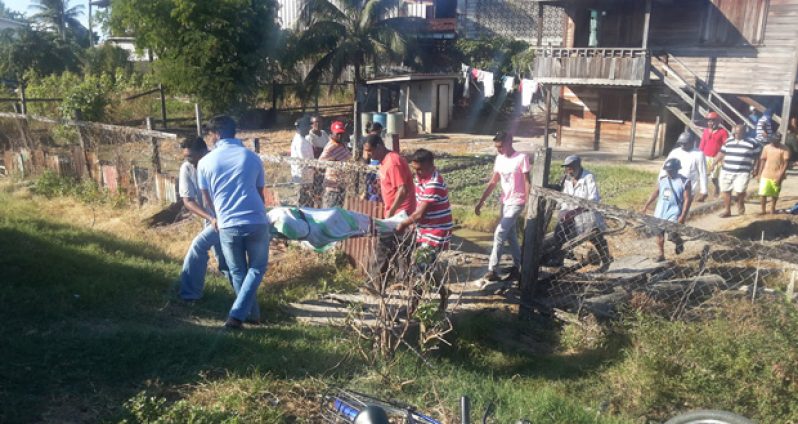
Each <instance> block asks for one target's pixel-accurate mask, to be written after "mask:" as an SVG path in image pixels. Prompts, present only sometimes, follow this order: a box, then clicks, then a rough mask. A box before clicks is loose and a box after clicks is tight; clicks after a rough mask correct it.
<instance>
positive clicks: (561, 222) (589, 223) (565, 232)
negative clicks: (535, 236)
mask: <svg viewBox="0 0 798 424" xmlns="http://www.w3.org/2000/svg"><path fill="white" fill-rule="evenodd" d="M562 167H563V169H564V170H565V175H564V177H563V180H562V192H563V193H565V194H567V195H569V196H573V197H576V198H578V199H584V200H590V201H592V202H600V201H601V194H600V193H599V188H598V185H597V184H596V178H595V177H594V176H593V174H592V173H591V172H590V171H588V170H586V169H584V168H582V158H580V157H579V156H577V155H570V156H568V157H566V158H565V160H564V161H563V163H562ZM604 230H606V224H605V223H604V217H602V216H601V214H599V213H598V212H596V211H592V210H589V209H585V208H581V207H577V206H573V205H569V204H568V203H563V204H562V205H561V210H560V213H559V218H558V221H557V226H556V227H555V229H554V240H555V243H557V245H558V250H560V256H559V257H555V258H554V260H553V262H554V264H555V265H561V264H562V261H563V259H564V258H563V257H564V256H565V252H562V251H561V249H562V245H563V244H565V242H566V241H568V240H569V239H573V238H575V237H577V236H579V235H581V234H587V233H590V232H594V235H593V236H592V237H591V238H590V242H591V243H593V246H595V248H596V251H597V252H598V254H599V259H600V260H601V268H599V271H606V270H607V269H608V268H609V266H610V263H612V256H610V248H609V245H608V244H607V240H606V239H605V238H604V236H603V235H602V231H604Z"/></svg>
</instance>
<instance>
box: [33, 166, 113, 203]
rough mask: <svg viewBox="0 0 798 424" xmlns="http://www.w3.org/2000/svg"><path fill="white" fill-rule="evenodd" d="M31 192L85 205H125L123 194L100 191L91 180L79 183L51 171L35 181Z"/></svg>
mask: <svg viewBox="0 0 798 424" xmlns="http://www.w3.org/2000/svg"><path fill="white" fill-rule="evenodd" d="M32 191H33V192H34V193H35V194H38V195H40V196H44V197H47V198H53V197H66V196H69V197H74V198H76V199H78V200H80V201H81V202H83V203H87V204H110V205H112V206H113V207H122V206H124V205H125V204H127V198H126V197H125V196H124V194H113V193H110V192H109V191H108V190H105V189H101V188H100V187H99V186H98V185H97V183H96V182H94V181H92V180H82V181H80V180H76V179H74V178H71V177H62V176H60V175H58V174H56V173H54V172H52V171H45V172H44V173H43V174H42V175H41V176H40V177H39V178H38V179H36V181H35V183H34V185H33V190H32Z"/></svg>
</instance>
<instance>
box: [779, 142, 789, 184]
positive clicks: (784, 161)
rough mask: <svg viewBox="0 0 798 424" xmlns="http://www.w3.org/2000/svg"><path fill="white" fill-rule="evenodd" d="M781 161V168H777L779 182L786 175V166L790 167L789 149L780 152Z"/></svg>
mask: <svg viewBox="0 0 798 424" xmlns="http://www.w3.org/2000/svg"><path fill="white" fill-rule="evenodd" d="M782 155H783V156H782V161H781V168H780V169H779V184H781V182H782V181H784V178H785V177H786V176H787V168H789V167H790V151H789V149H788V150H787V151H786V152H784V153H782Z"/></svg>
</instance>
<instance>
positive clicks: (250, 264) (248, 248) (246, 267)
mask: <svg viewBox="0 0 798 424" xmlns="http://www.w3.org/2000/svg"><path fill="white" fill-rule="evenodd" d="M219 238H220V240H221V243H222V252H224V257H225V258H226V259H227V265H228V266H229V267H230V274H232V276H233V288H234V289H235V292H236V300H235V302H233V307H232V308H230V317H231V318H235V319H237V320H240V321H245V320H247V319H251V320H259V319H260V308H259V307H258V299H257V292H258V286H259V285H260V282H261V280H263V274H265V273H266V266H267V265H268V264H269V241H270V240H271V235H270V234H269V226H268V225H267V224H247V225H239V226H235V227H229V228H221V229H220V230H219Z"/></svg>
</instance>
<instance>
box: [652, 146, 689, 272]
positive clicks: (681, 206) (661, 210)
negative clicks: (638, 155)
mask: <svg viewBox="0 0 798 424" xmlns="http://www.w3.org/2000/svg"><path fill="white" fill-rule="evenodd" d="M681 167H682V164H681V163H680V162H679V159H668V160H666V161H665V164H664V165H663V166H662V170H663V171H665V175H664V176H662V177H659V181H658V182H657V187H656V188H655V189H654V191H653V192H652V193H651V196H650V197H649V198H648V201H647V202H646V205H645V206H643V215H645V214H646V213H648V208H649V206H651V204H652V203H654V199H657V207H656V209H655V210H654V217H656V218H659V219H664V220H666V221H670V222H677V223H679V224H684V222H685V221H686V220H687V213H688V212H689V211H690V204H691V203H692V200H693V195H692V192H691V188H690V180H689V179H687V178H685V177H684V176H682V175H679V170H680V169H681ZM668 238H669V239H670V241H672V242H673V243H674V244H675V245H676V248H675V252H676V254H677V255H678V254H680V253H682V252H683V251H684V242H683V241H682V238H681V237H679V234H677V233H668ZM657 247H658V248H659V256H658V257H657V262H664V261H665V230H658V231H657Z"/></svg>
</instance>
